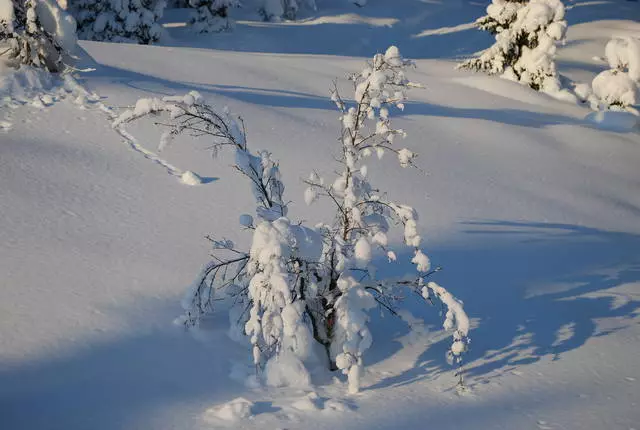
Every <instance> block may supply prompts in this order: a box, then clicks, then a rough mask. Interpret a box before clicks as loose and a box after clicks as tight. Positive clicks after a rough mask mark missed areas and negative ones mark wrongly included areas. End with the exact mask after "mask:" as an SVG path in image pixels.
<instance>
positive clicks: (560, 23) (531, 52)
mask: <svg viewBox="0 0 640 430" xmlns="http://www.w3.org/2000/svg"><path fill="white" fill-rule="evenodd" d="M516 8H517V9H518V10H517V12H516V15H515V19H513V21H512V22H511V24H510V25H509V27H508V28H503V29H502V30H501V31H499V32H497V33H496V36H495V39H496V42H495V43H494V44H493V45H492V46H491V47H490V48H489V49H487V50H485V51H483V52H482V53H481V54H480V56H479V57H477V58H472V59H470V60H467V61H465V62H464V63H462V64H461V65H460V66H459V67H460V68H465V69H472V70H477V71H483V72H486V73H488V74H491V75H493V74H500V75H502V76H503V77H505V78H508V79H512V80H515V81H519V82H522V83H524V84H527V85H529V86H530V87H531V88H533V89H535V90H541V91H546V92H557V91H558V90H559V89H560V82H559V79H558V74H557V71H556V64H555V56H556V50H557V46H556V45H557V44H558V43H559V42H562V41H564V37H565V33H566V29H567V22H566V21H565V20H564V14H565V9H564V5H563V3H562V2H561V1H560V0H531V1H530V2H528V3H525V4H524V5H522V6H521V7H518V6H516ZM505 22H508V21H505ZM497 28H498V27H496V30H497Z"/></svg>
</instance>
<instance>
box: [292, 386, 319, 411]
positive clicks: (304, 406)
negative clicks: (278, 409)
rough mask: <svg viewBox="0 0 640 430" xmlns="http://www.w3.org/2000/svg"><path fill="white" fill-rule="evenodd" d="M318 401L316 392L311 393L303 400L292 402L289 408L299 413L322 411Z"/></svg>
mask: <svg viewBox="0 0 640 430" xmlns="http://www.w3.org/2000/svg"><path fill="white" fill-rule="evenodd" d="M320 401H321V399H320V396H318V394H317V393H316V392H314V391H312V392H310V393H309V394H307V395H306V396H304V397H303V398H301V399H298V400H296V401H295V402H293V403H292V404H291V406H293V407H294V408H296V409H298V410H300V411H318V410H320V409H322V407H321V405H320Z"/></svg>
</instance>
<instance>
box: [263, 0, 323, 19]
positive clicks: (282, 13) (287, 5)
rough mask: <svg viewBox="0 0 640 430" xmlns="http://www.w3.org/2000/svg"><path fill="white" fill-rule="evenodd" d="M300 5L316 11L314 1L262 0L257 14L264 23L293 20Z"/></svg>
mask: <svg viewBox="0 0 640 430" xmlns="http://www.w3.org/2000/svg"><path fill="white" fill-rule="evenodd" d="M301 5H302V6H306V7H307V8H308V9H311V10H314V11H315V10H317V7H316V1H315V0H262V4H261V6H260V9H259V10H258V12H259V13H260V15H261V16H262V17H263V19H264V20H265V21H280V20H281V19H287V20H294V19H296V17H297V15H298V10H299V9H300V6H301Z"/></svg>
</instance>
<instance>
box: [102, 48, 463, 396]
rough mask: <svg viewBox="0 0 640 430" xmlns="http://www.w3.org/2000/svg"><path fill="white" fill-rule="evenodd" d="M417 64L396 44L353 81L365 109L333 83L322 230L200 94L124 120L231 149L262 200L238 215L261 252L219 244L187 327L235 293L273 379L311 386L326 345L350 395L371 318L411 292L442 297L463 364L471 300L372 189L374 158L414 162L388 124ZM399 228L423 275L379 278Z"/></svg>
mask: <svg viewBox="0 0 640 430" xmlns="http://www.w3.org/2000/svg"><path fill="white" fill-rule="evenodd" d="M410 64H411V62H410V61H408V60H405V59H403V58H402V57H401V56H400V53H399V52H398V49H397V48H395V47H391V48H389V49H388V50H387V51H386V53H385V54H377V55H376V56H375V57H374V58H373V60H372V61H371V62H369V63H368V64H367V66H366V67H365V68H364V69H363V70H362V71H361V72H360V73H357V74H355V75H353V76H352V77H351V78H350V79H351V81H352V82H353V84H354V88H355V94H354V100H355V102H353V103H349V102H347V101H345V100H344V99H343V98H342V97H341V96H340V93H339V91H338V89H337V86H336V87H334V90H333V91H332V97H331V98H332V100H333V101H334V102H335V104H336V105H337V107H338V109H339V111H340V117H341V134H340V145H341V147H340V154H341V158H340V159H339V164H338V169H337V170H338V172H337V174H336V176H335V177H333V178H327V179H326V180H325V179H324V178H322V177H321V176H320V174H319V173H318V172H312V173H311V174H310V176H309V178H308V180H306V181H305V182H306V184H307V185H308V188H307V189H306V191H305V193H304V200H305V202H306V203H307V204H315V203H319V202H320V201H322V202H324V203H327V204H328V205H329V206H330V207H332V208H333V212H334V217H333V218H332V219H329V220H328V221H327V222H326V223H322V224H320V225H317V226H315V227H307V226H305V225H303V224H300V223H297V222H294V221H291V219H290V218H289V217H288V208H287V204H286V200H285V199H284V196H283V194H284V184H283V182H282V178H281V174H280V169H279V167H278V163H277V162H276V161H275V160H274V158H273V157H272V155H271V154H270V153H269V152H267V151H251V150H250V148H249V146H248V144H247V140H246V135H245V133H244V127H243V125H242V122H241V121H240V120H239V119H238V118H237V117H234V116H233V115H231V114H230V113H228V112H226V111H217V110H216V109H214V108H212V107H211V106H209V105H207V104H206V103H205V102H204V101H203V100H202V98H201V97H200V95H198V94H197V93H190V94H187V95H186V96H184V97H167V98H164V99H142V100H139V101H138V103H137V104H136V106H135V108H134V109H132V110H129V111H127V112H125V113H123V114H122V115H121V116H120V118H119V119H118V120H117V121H116V122H115V123H114V126H116V127H122V126H124V124H126V123H127V122H130V121H133V120H136V119H138V118H142V117H145V116H147V115H149V114H162V113H164V114H167V115H168V116H169V118H170V120H169V121H170V123H169V124H170V125H169V128H168V130H167V131H166V132H165V134H164V135H163V139H162V142H161V144H162V145H164V144H165V143H166V141H167V139H170V138H172V137H174V136H176V135H180V134H182V133H185V132H186V133H190V132H192V133H194V134H196V135H199V136H203V135H204V136H207V137H209V138H210V139H211V140H212V147H213V148H214V151H218V149H220V148H222V147H230V148H233V150H234V152H235V167H236V169H237V170H238V171H239V172H240V173H241V174H242V175H244V176H245V177H247V178H248V179H249V181H248V182H249V184H250V187H251V191H252V193H253V196H254V198H255V204H256V211H255V215H256V216H255V218H254V217H253V216H251V215H248V214H244V215H242V216H240V224H241V226H242V228H244V229H245V230H249V231H251V232H252V233H253V238H252V242H251V248H250V249H249V250H248V251H243V250H239V249H236V247H235V245H234V244H233V243H232V242H230V241H228V240H213V239H212V240H211V241H212V245H213V249H214V251H215V257H214V260H213V261H212V262H211V263H210V264H209V265H207V266H206V267H205V268H204V269H203V270H202V272H201V273H200V275H199V276H198V278H197V279H196V281H195V283H194V284H193V286H192V287H191V289H190V290H189V293H188V294H187V296H186V297H185V300H184V302H183V307H184V309H185V314H184V316H183V317H182V319H181V321H182V322H183V323H184V324H185V325H186V326H188V327H190V326H194V325H197V324H198V322H199V321H200V319H201V318H202V317H203V316H205V315H206V314H208V313H210V312H212V311H213V309H214V304H215V303H216V301H217V300H220V299H221V298H224V297H230V298H232V300H233V301H234V303H235V304H236V308H235V309H236V310H235V311H233V313H232V315H233V317H232V318H233V320H234V321H235V322H236V323H239V324H240V325H241V326H242V327H243V330H244V333H245V334H246V335H247V336H248V337H249V341H250V344H251V350H252V356H253V361H254V363H255V365H256V369H258V370H261V371H264V380H265V381H266V382H267V383H268V384H273V385H281V384H286V385H291V384H294V385H303V386H304V385H308V384H309V381H310V377H309V374H308V372H307V368H306V367H305V363H308V362H309V361H310V360H311V359H313V358H314V355H313V354H314V351H316V350H317V349H318V348H317V347H320V350H321V351H322V350H323V349H324V354H325V355H326V357H325V358H324V361H325V362H327V364H328V365H329V367H330V368H332V369H334V370H337V369H340V370H342V372H344V373H345V374H347V375H348V381H349V391H350V392H356V391H358V390H359V388H360V374H361V373H362V370H363V355H364V353H365V351H366V350H367V349H368V348H369V346H370V345H371V343H372V341H373V338H372V334H371V332H370V331H369V328H368V321H369V316H368V311H370V310H371V309H373V308H375V307H377V306H381V307H382V308H384V309H387V310H388V311H390V312H391V313H392V314H394V315H396V316H398V315H400V314H402V312H398V311H397V306H398V305H399V304H400V303H399V301H400V300H401V299H400V297H402V293H401V291H399V290H402V289H408V290H409V291H413V292H416V293H418V294H419V295H420V296H422V297H423V298H424V300H425V301H427V302H429V303H433V301H434V300H438V301H439V302H441V304H442V305H443V308H444V310H445V312H446V315H445V322H444V328H445V329H446V330H450V331H452V335H453V342H452V344H451V347H450V350H449V355H450V358H452V359H454V360H455V361H458V362H459V361H460V360H461V355H462V354H463V353H464V351H465V350H466V347H467V335H468V332H469V320H468V318H467V315H466V314H465V312H464V310H463V308H462V303H461V302H460V301H458V300H457V299H455V298H454V297H453V296H452V295H451V294H450V293H449V292H448V291H447V290H446V289H444V288H443V287H441V286H439V285H438V284H436V283H435V282H429V281H428V279H427V278H429V277H430V275H431V274H433V273H434V272H435V271H437V269H436V270H432V269H431V263H430V260H429V258H428V257H427V256H426V255H425V254H424V253H423V252H422V250H421V248H420V246H421V244H422V240H421V236H420V232H419V227H418V214H417V213H416V211H415V210H414V209H413V208H412V207H410V206H407V205H405V204H401V203H397V202H394V201H393V200H390V199H389V198H388V197H387V195H386V193H384V192H383V191H380V190H379V189H378V188H377V187H375V186H374V185H373V184H371V183H370V182H369V173H368V172H369V169H368V163H369V162H371V161H373V159H375V158H376V157H377V158H381V157H382V156H383V155H384V154H385V153H390V154H393V155H395V157H397V162H398V164H399V165H400V166H402V167H409V166H412V165H413V161H414V158H415V157H416V154H414V153H413V152H412V151H410V150H409V149H406V148H400V149H398V148H396V147H395V145H394V142H395V141H396V140H397V139H398V138H403V137H405V135H406V134H405V132H404V131H403V130H400V129H396V128H394V127H393V125H392V124H391V120H390V110H391V109H392V108H393V107H397V108H400V109H403V108H404V102H405V101H406V99H407V97H406V94H405V91H406V90H407V89H409V88H410V87H412V86H413V84H412V83H411V82H409V81H408V80H407V78H406V77H405V69H406V68H407V67H408V66H409V65H410ZM331 170H333V169H331ZM393 226H400V227H401V234H402V236H403V238H404V244H405V245H406V247H407V248H408V251H409V252H410V253H411V255H412V257H411V262H412V263H413V264H414V265H415V267H416V269H417V274H416V275H415V276H414V277H411V278H409V279H406V278H405V279H402V280H393V279H378V278H377V276H376V274H377V273H379V271H378V270H377V269H378V267H377V266H378V263H377V261H376V260H375V259H374V258H373V256H374V253H375V252H376V251H381V252H382V253H383V255H384V256H385V260H387V259H388V261H389V262H392V261H395V260H396V254H395V252H394V251H393V250H392V247H391V246H390V244H389V240H388V237H387V233H388V232H389V230H390V229H391V228H392V227H393ZM315 358H316V362H317V357H315Z"/></svg>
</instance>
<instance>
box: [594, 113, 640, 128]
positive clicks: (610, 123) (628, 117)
mask: <svg viewBox="0 0 640 430" xmlns="http://www.w3.org/2000/svg"><path fill="white" fill-rule="evenodd" d="M586 120H587V121H588V122H590V123H592V124H595V125H596V126H597V127H598V128H600V129H603V130H608V131H617V132H629V131H632V130H637V129H638V124H639V122H638V117H637V116H636V115H634V114H632V113H631V112H626V111H616V110H605V111H599V112H592V113H590V114H589V115H587V117H586Z"/></svg>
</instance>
